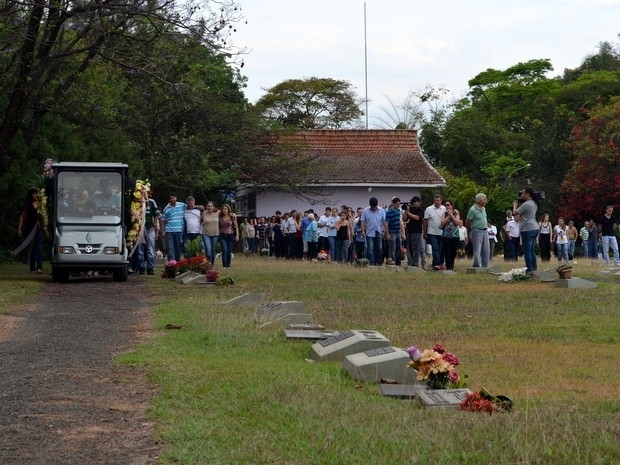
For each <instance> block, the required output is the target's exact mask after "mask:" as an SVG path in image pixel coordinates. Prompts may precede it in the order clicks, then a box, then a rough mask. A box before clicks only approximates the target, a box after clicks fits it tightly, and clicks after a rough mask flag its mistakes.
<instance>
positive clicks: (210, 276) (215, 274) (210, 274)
mask: <svg viewBox="0 0 620 465" xmlns="http://www.w3.org/2000/svg"><path fill="white" fill-rule="evenodd" d="M219 277H220V272H219V271H218V270H216V269H215V268H211V269H210V270H207V273H206V278H207V282H208V283H215V282H217V280H218V279H219Z"/></svg>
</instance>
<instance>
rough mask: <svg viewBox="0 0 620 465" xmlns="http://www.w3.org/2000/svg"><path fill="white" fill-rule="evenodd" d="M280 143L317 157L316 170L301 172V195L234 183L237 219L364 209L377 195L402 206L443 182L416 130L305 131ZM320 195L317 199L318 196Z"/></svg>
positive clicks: (382, 199) (444, 182) (283, 137)
mask: <svg viewBox="0 0 620 465" xmlns="http://www.w3.org/2000/svg"><path fill="white" fill-rule="evenodd" d="M278 142H279V143H286V144H290V143H298V144H296V146H297V147H301V148H300V149H298V150H301V151H303V152H304V153H305V154H308V155H310V156H313V157H316V160H317V161H318V162H319V163H318V166H319V167H320V168H319V169H317V170H314V171H313V172H312V173H311V174H303V173H302V174H300V178H299V182H300V184H305V185H306V186H307V188H308V189H307V190H308V191H309V192H307V193H306V192H301V188H300V192H299V193H298V194H303V195H297V196H296V195H291V194H289V193H283V192H279V191H277V190H272V189H270V188H269V187H268V186H266V187H264V188H262V189H257V188H255V187H251V186H249V187H248V186H243V185H239V186H238V188H237V193H236V205H235V210H236V212H237V214H238V215H240V216H250V217H259V216H271V215H273V213H274V212H275V211H276V210H280V211H282V212H285V211H289V210H292V209H295V210H297V211H302V212H303V211H305V210H308V209H309V208H313V209H314V211H315V212H320V213H322V212H323V210H324V209H325V207H326V206H336V207H340V206H341V205H347V206H349V207H352V208H353V209H355V208H357V207H366V206H368V199H370V197H376V198H377V199H378V200H379V204H380V205H381V204H383V203H385V204H389V203H390V201H391V199H392V197H394V196H397V197H399V198H400V199H401V201H403V202H406V201H409V199H411V197H413V196H414V195H420V193H421V189H422V188H425V187H431V188H432V187H443V186H445V185H446V181H445V179H444V178H443V177H442V176H441V175H440V174H439V173H438V172H437V171H436V170H435V169H434V168H433V167H432V166H431V164H430V163H429V162H428V160H427V159H426V157H425V156H424V155H423V154H422V152H421V150H420V146H419V144H418V134H417V131H415V130H384V129H377V130H374V129H371V130H367V129H364V130H335V129H334V130H329V129H320V130H304V131H298V132H296V133H294V134H292V135H286V136H281V137H280V139H279V141H278ZM319 191H320V192H321V195H317V194H316V193H317V192H319Z"/></svg>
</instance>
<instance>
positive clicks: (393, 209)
mask: <svg viewBox="0 0 620 465" xmlns="http://www.w3.org/2000/svg"><path fill="white" fill-rule="evenodd" d="M402 218H403V210H402V209H401V208H400V199H399V198H398V197H394V198H393V199H392V203H391V204H390V206H389V207H388V209H387V210H386V211H385V221H386V223H387V226H388V231H387V237H386V239H387V243H388V258H389V259H391V260H392V262H393V264H395V265H397V266H398V265H400V262H401V252H400V246H401V238H402V237H403V236H404V235H405V234H404V231H405V230H404V223H403V219H402Z"/></svg>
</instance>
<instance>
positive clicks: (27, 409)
mask: <svg viewBox="0 0 620 465" xmlns="http://www.w3.org/2000/svg"><path fill="white" fill-rule="evenodd" d="M145 279H152V277H145V276H139V277H138V276H130V278H129V281H128V282H127V283H115V282H113V281H112V280H111V279H103V278H92V279H88V280H81V281H80V280H74V279H72V280H71V281H70V282H69V283H68V284H53V283H51V282H50V283H49V284H46V285H45V287H44V288H43V291H42V292H41V293H40V294H38V295H36V296H33V297H32V298H31V299H30V300H29V301H28V303H27V305H25V306H24V307H21V308H16V309H12V310H10V311H9V312H8V313H4V314H2V315H0V463H1V464H20V465H22V464H46V465H50V464H63V465H64V464H152V463H155V462H156V459H157V456H158V454H159V446H158V444H157V443H156V441H155V439H154V433H153V424H152V423H150V422H149V420H148V417H147V414H146V409H147V408H148V404H149V402H150V401H151V400H152V398H153V396H154V395H155V387H154V386H152V385H149V384H148V383H147V381H146V378H145V376H144V374H143V373H142V372H141V371H140V370H139V369H135V368H127V367H119V366H115V365H114V357H115V356H117V355H119V354H121V353H124V352H127V351H129V350H131V348H133V347H135V345H136V344H137V343H138V342H139V341H140V340H141V339H143V338H144V337H149V336H150V335H151V334H152V333H151V328H152V317H153V316H152V310H151V309H152V307H153V305H154V303H155V299H154V296H153V295H152V294H151V293H150V291H149V290H148V288H147V286H145V285H144V280H145Z"/></svg>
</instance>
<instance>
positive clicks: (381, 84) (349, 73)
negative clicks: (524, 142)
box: [232, 0, 620, 127]
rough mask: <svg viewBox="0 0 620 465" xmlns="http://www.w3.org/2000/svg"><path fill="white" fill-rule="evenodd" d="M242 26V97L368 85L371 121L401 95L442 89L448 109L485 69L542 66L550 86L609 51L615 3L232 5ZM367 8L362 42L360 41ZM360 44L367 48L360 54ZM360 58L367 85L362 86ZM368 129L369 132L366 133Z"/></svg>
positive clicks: (450, 0)
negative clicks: (314, 83)
mask: <svg viewBox="0 0 620 465" xmlns="http://www.w3.org/2000/svg"><path fill="white" fill-rule="evenodd" d="M240 4H241V8H242V11H243V14H244V15H245V18H246V19H247V24H239V25H238V27H237V32H236V33H235V34H234V36H233V38H232V39H233V43H234V45H235V46H237V47H245V48H246V49H247V54H245V55H244V57H243V58H244V62H245V63H244V68H243V69H242V73H243V74H244V75H245V76H246V77H247V78H248V79H249V80H248V87H247V89H246V96H247V97H248V99H249V100H250V101H251V102H255V101H256V100H257V99H258V98H260V96H262V95H263V94H264V91H263V90H262V89H263V88H267V87H271V86H274V85H276V84H278V83H279V82H281V81H283V80H286V79H293V78H304V77H312V76H315V77H329V78H333V79H343V80H347V81H349V82H351V84H352V85H353V86H354V87H355V88H356V91H357V93H358V95H359V96H360V97H362V98H363V97H364V96H365V95H366V83H367V85H368V97H369V99H370V103H369V115H370V117H371V118H370V127H373V115H374V116H377V115H379V114H380V113H381V110H380V109H381V108H388V107H389V101H388V98H389V99H390V100H391V101H392V102H394V103H399V102H402V100H403V99H404V98H405V96H406V95H407V94H408V93H409V91H417V90H421V89H423V88H424V87H425V86H426V85H429V84H430V85H432V86H434V87H439V86H444V87H446V88H447V89H449V90H450V93H449V97H448V99H449V100H452V99H455V98H458V97H459V96H461V95H463V94H464V93H466V91H467V89H468V86H467V81H468V80H469V79H471V78H473V77H474V76H475V75H476V74H478V73H479V72H481V71H484V70H486V69H487V68H495V69H505V68H507V67H509V66H512V65H514V64H516V63H518V62H522V61H527V60H532V59H539V58H548V59H550V60H551V63H552V64H553V66H554V71H553V73H552V76H556V75H561V74H562V72H563V70H564V68H567V67H568V68H574V67H577V66H579V64H580V63H581V61H582V60H583V58H584V57H585V56H586V55H588V54H591V53H594V52H595V51H596V49H597V45H598V44H599V43H600V42H602V41H608V42H612V43H614V44H618V41H619V39H618V33H620V0H537V1H532V0H521V1H519V2H508V1H501V0H495V1H487V0H470V1H467V2H466V1H462V0H433V1H416V0H366V2H364V1H363V0H313V1H303V2H300V1H296V0H240ZM364 4H366V40H365V39H364V37H365V36H364ZM365 42H366V44H367V47H366V50H367V52H366V53H365ZM365 55H366V56H367V58H368V79H367V80H366V78H365V66H364V58H365ZM374 127H377V125H376V124H374Z"/></svg>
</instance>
